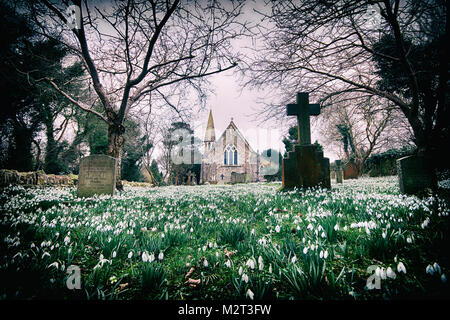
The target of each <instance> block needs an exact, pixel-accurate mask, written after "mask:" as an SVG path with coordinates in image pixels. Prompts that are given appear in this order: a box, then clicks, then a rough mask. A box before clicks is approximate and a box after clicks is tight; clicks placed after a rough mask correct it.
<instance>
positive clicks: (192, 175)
mask: <svg viewBox="0 0 450 320" xmlns="http://www.w3.org/2000/svg"><path fill="white" fill-rule="evenodd" d="M196 184H197V180H196V178H195V173H193V172H191V171H189V172H188V177H187V185H189V186H195V185H196Z"/></svg>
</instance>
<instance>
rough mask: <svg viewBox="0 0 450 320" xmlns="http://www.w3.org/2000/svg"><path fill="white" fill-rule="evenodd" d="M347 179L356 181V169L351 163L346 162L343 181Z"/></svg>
mask: <svg viewBox="0 0 450 320" xmlns="http://www.w3.org/2000/svg"><path fill="white" fill-rule="evenodd" d="M348 179H358V168H357V167H356V164H354V163H352V162H348V163H347V164H346V165H345V169H344V180H348Z"/></svg>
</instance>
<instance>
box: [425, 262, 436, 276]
mask: <svg viewBox="0 0 450 320" xmlns="http://www.w3.org/2000/svg"><path fill="white" fill-rule="evenodd" d="M425 271H426V273H428V274H429V275H433V274H434V268H433V266H432V265H430V264H429V265H428V266H427V267H426V269H425Z"/></svg>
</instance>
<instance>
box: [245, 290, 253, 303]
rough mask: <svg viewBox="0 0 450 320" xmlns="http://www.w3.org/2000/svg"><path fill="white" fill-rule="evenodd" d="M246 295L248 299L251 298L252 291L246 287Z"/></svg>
mask: <svg viewBox="0 0 450 320" xmlns="http://www.w3.org/2000/svg"><path fill="white" fill-rule="evenodd" d="M246 296H247V297H249V298H250V300H253V297H254V293H253V292H252V290H250V289H248V290H247V294H246Z"/></svg>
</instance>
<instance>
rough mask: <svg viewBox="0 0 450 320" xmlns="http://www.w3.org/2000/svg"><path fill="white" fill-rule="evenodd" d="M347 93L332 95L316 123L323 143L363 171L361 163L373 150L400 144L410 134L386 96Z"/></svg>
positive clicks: (401, 117) (402, 143)
mask: <svg viewBox="0 0 450 320" xmlns="http://www.w3.org/2000/svg"><path fill="white" fill-rule="evenodd" d="M346 95H347V96H348V95H350V97H349V99H348V100H346V101H333V100H334V99H331V103H330V105H329V106H328V107H327V108H325V109H324V110H323V113H322V116H321V117H320V118H319V119H318V120H317V122H319V123H317V125H318V127H319V128H320V134H321V136H322V137H324V138H325V142H326V144H327V145H328V146H329V147H331V148H333V149H334V150H335V151H336V153H337V154H338V155H339V157H340V158H341V159H343V158H345V159H347V160H349V161H350V160H351V161H352V162H354V163H355V165H356V167H357V169H358V174H362V172H363V167H364V163H365V162H366V160H367V159H368V158H369V157H370V156H371V155H372V154H373V153H375V152H380V151H385V150H387V149H388V148H394V147H399V146H403V145H404V144H405V143H408V142H411V141H408V138H409V139H411V134H410V132H409V131H408V126H407V124H405V123H404V122H403V123H402V122H401V121H399V120H400V119H404V116H403V114H401V113H400V112H399V111H398V109H397V108H396V107H395V106H394V105H393V103H392V102H389V100H386V99H382V98H379V97H377V96H373V95H367V94H366V95H360V96H359V98H356V97H355V94H353V93H349V94H346ZM346 95H345V94H342V95H340V97H341V98H343V97H345V96H346ZM341 100H342V99H341ZM385 104H387V105H385ZM344 140H346V141H345V142H344Z"/></svg>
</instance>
